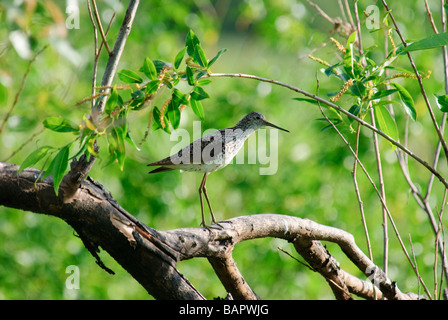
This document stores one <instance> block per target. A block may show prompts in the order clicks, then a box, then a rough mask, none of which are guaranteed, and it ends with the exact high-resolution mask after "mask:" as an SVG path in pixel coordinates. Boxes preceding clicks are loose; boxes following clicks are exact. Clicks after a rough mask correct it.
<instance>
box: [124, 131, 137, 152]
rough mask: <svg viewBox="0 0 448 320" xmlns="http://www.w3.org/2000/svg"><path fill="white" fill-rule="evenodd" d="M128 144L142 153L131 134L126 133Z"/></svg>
mask: <svg viewBox="0 0 448 320" xmlns="http://www.w3.org/2000/svg"><path fill="white" fill-rule="evenodd" d="M125 139H126V142H127V143H129V144H130V145H131V147H133V148H134V149H135V150H137V151H140V148H139V147H137V144H136V143H135V141H134V139H132V137H131V134H130V133H129V130H128V132H127V133H126V138H125Z"/></svg>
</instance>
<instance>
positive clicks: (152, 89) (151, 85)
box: [145, 80, 160, 94]
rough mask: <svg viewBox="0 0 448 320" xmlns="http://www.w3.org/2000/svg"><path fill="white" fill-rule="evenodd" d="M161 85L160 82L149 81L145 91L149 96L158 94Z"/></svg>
mask: <svg viewBox="0 0 448 320" xmlns="http://www.w3.org/2000/svg"><path fill="white" fill-rule="evenodd" d="M159 84H160V81H159V80H152V81H149V82H148V83H147V84H146V89H145V91H146V93H147V94H154V93H156V91H157V89H158V88H159Z"/></svg>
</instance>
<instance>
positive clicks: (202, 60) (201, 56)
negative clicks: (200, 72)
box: [194, 44, 207, 68]
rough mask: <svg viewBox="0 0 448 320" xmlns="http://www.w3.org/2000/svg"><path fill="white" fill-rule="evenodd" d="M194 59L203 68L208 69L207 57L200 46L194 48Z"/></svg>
mask: <svg viewBox="0 0 448 320" xmlns="http://www.w3.org/2000/svg"><path fill="white" fill-rule="evenodd" d="M194 57H195V59H196V61H197V62H198V63H199V65H200V66H201V67H204V68H207V57H206V56H205V52H204V50H203V49H202V47H201V45H200V44H197V45H196V46H195V47H194Z"/></svg>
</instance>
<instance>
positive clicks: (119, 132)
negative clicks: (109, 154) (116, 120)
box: [111, 126, 127, 171]
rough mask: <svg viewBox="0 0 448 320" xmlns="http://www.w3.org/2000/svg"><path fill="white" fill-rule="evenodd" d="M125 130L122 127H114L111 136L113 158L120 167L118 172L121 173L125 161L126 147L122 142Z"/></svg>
mask: <svg viewBox="0 0 448 320" xmlns="http://www.w3.org/2000/svg"><path fill="white" fill-rule="evenodd" d="M126 134H127V130H126V129H125V128H124V127H120V126H117V127H114V128H113V130H112V132H111V136H112V141H113V144H114V145H113V147H114V148H115V152H114V155H113V156H114V157H115V159H117V161H118V165H119V166H120V170H121V171H123V168H124V161H125V159H126V147H125V145H124V142H125V140H126Z"/></svg>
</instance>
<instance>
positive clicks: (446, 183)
mask: <svg viewBox="0 0 448 320" xmlns="http://www.w3.org/2000/svg"><path fill="white" fill-rule="evenodd" d="M207 77H213V78H217V77H220V78H222V77H227V78H245V79H253V80H258V81H262V82H268V83H272V84H275V85H278V86H281V87H284V88H287V89H289V90H292V91H294V92H297V93H300V94H302V95H304V96H306V97H309V98H311V99H313V100H316V101H317V102H320V103H322V104H325V105H327V106H329V107H331V108H334V109H336V110H337V111H339V112H341V113H343V114H344V115H346V116H347V117H349V118H350V119H353V120H356V121H357V122H359V123H360V124H361V125H363V126H365V127H367V128H368V129H370V130H372V131H374V132H376V133H378V134H379V135H380V136H382V137H383V138H385V139H386V140H387V141H389V142H390V143H392V144H393V145H394V146H396V147H398V148H399V149H401V150H403V151H404V152H405V153H407V154H408V155H409V156H411V157H412V158H413V159H414V160H416V161H417V162H418V163H420V164H421V165H423V166H424V167H425V168H426V169H428V170H429V171H430V172H431V173H433V174H434V175H435V176H436V177H437V178H438V179H439V180H440V182H441V183H442V184H443V185H444V186H445V187H447V188H448V181H446V180H445V178H443V177H442V175H441V174H440V173H439V172H438V171H437V170H435V169H434V168H433V167H431V165H430V164H429V163H428V162H426V161H425V160H423V159H422V158H420V157H419V156H418V155H416V154H415V153H414V152H412V151H411V150H409V149H408V148H407V147H405V146H404V145H402V144H401V143H400V142H398V141H397V140H395V139H393V138H392V137H390V136H389V135H388V134H386V133H384V132H383V131H381V130H379V129H378V128H375V127H373V126H372V125H371V124H370V123H368V122H366V121H364V120H362V119H361V118H359V117H357V116H355V115H353V114H352V113H351V112H349V111H347V110H345V109H344V108H342V107H340V106H338V105H337V104H334V103H332V102H330V101H328V100H325V99H323V98H321V97H318V96H316V95H315V94H312V93H309V92H307V91H305V90H303V89H300V88H296V87H294V86H292V85H290V84H287V83H284V82H281V81H277V80H272V79H267V78H263V77H258V76H254V75H250V74H243V73H210V74H207V75H205V76H204V78H207Z"/></svg>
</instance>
